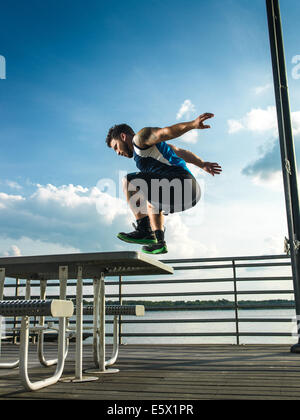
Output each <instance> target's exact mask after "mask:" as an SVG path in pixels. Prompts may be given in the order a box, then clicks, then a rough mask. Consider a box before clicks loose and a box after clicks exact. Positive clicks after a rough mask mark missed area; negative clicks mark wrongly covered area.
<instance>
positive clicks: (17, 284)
mask: <svg viewBox="0 0 300 420" xmlns="http://www.w3.org/2000/svg"><path fill="white" fill-rule="evenodd" d="M19 286H20V280H19V278H16V288H15V296H19ZM17 319H18V318H17V317H16V316H15V317H14V323H13V328H14V329H13V336H12V342H13V344H17V339H18V337H19V335H20V334H19V332H18V333H17V334H16V331H15V328H16V326H17Z"/></svg>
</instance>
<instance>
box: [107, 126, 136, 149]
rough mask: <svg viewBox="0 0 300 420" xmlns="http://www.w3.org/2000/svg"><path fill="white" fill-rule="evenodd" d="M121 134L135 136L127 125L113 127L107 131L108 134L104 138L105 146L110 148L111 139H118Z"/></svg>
mask: <svg viewBox="0 0 300 420" xmlns="http://www.w3.org/2000/svg"><path fill="white" fill-rule="evenodd" d="M121 133H125V134H131V135H133V136H134V134H135V133H134V131H133V129H132V128H131V127H130V126H129V125H127V124H118V125H114V126H113V127H111V128H110V129H109V131H108V134H107V136H106V143H107V146H108V147H110V143H111V141H112V139H119V138H120V134H121Z"/></svg>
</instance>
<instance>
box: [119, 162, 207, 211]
mask: <svg viewBox="0 0 300 420" xmlns="http://www.w3.org/2000/svg"><path fill="white" fill-rule="evenodd" d="M125 179H127V181H128V183H129V184H128V189H129V190H130V191H132V192H133V193H132V196H131V199H130V200H131V202H130V206H136V208H137V210H139V211H141V212H142V213H144V211H143V210H145V209H141V208H139V206H141V203H142V202H145V200H140V198H141V197H143V198H144V199H146V200H147V201H148V202H149V203H151V204H152V206H153V207H154V208H155V209H156V210H157V212H160V211H163V212H164V213H165V214H169V213H177V212H182V211H184V210H187V209H190V208H192V207H194V206H195V205H196V204H197V203H198V201H199V200H200V197H201V190H200V186H199V184H198V182H197V181H196V179H195V178H194V176H193V175H192V174H191V173H190V172H187V171H185V170H184V169H183V170H181V169H180V170H174V171H173V172H171V173H168V174H166V175H158V174H155V173H150V172H134V173H132V174H128V175H127V176H126V177H125Z"/></svg>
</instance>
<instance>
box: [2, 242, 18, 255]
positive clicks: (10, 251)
mask: <svg viewBox="0 0 300 420" xmlns="http://www.w3.org/2000/svg"><path fill="white" fill-rule="evenodd" d="M20 255H21V251H20V248H19V247H18V246H17V245H11V246H10V247H9V249H8V250H7V251H5V252H4V254H3V256H4V257H20Z"/></svg>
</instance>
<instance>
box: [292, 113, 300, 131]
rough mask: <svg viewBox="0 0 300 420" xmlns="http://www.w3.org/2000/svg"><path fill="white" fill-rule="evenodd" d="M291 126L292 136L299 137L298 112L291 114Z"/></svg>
mask: <svg viewBox="0 0 300 420" xmlns="http://www.w3.org/2000/svg"><path fill="white" fill-rule="evenodd" d="M292 125H293V134H294V136H298V135H300V111H295V112H292Z"/></svg>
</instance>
